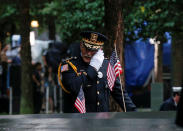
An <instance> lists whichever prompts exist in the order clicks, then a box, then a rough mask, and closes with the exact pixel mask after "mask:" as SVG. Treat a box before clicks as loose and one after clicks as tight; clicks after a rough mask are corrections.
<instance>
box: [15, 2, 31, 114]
mask: <svg viewBox="0 0 183 131" xmlns="http://www.w3.org/2000/svg"><path fill="white" fill-rule="evenodd" d="M29 3H30V1H29V0H23V1H22V0H19V4H18V5H19V8H18V9H19V10H20V20H21V21H20V25H21V26H20V27H21V29H20V31H21V33H20V34H21V39H22V40H21V62H22V63H21V65H22V67H21V76H22V77H21V108H20V113H22V114H27V113H29V114H30V113H33V89H32V65H31V49H30V42H29V33H30V16H29Z"/></svg>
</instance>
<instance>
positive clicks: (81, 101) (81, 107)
mask: <svg viewBox="0 0 183 131" xmlns="http://www.w3.org/2000/svg"><path fill="white" fill-rule="evenodd" d="M74 106H75V107H76V108H77V110H78V111H79V112H80V113H86V108H85V97H84V92H83V88H82V87H81V88H80V91H79V94H78V96H77V98H76V101H75V103H74Z"/></svg>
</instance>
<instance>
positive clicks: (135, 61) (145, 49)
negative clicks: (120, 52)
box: [125, 39, 154, 92]
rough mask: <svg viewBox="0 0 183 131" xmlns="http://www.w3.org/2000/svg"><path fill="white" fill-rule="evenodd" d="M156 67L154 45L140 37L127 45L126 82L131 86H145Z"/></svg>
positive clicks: (127, 86) (129, 89)
mask: <svg viewBox="0 0 183 131" xmlns="http://www.w3.org/2000/svg"><path fill="white" fill-rule="evenodd" d="M153 67H154V46H153V45H152V44H150V43H149V41H148V40H147V41H142V39H139V40H137V41H135V42H133V43H131V44H126V45H125V83H126V88H127V91H128V92H131V88H133V87H139V86H143V84H144V83H145V81H146V80H147V78H148V76H149V73H150V72H151V71H152V69H153Z"/></svg>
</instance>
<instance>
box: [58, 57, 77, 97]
mask: <svg viewBox="0 0 183 131" xmlns="http://www.w3.org/2000/svg"><path fill="white" fill-rule="evenodd" d="M66 62H67V63H68V64H69V65H70V66H71V67H72V69H73V70H74V72H75V73H76V75H77V76H79V75H80V74H79V73H78V72H77V68H76V66H75V65H74V64H72V63H71V62H70V61H69V60H67V61H66ZM61 65H62V64H61V63H60V65H59V67H58V82H59V84H60V86H61V87H62V89H63V90H64V91H65V92H66V93H68V94H70V91H68V90H67V89H65V87H64V85H63V84H62V81H61V73H60V71H61Z"/></svg>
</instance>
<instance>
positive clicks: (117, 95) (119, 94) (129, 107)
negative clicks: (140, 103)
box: [111, 78, 136, 111]
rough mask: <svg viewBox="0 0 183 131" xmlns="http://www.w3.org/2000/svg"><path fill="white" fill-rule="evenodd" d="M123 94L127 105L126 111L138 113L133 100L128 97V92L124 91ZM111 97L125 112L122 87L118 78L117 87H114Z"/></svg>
mask: <svg viewBox="0 0 183 131" xmlns="http://www.w3.org/2000/svg"><path fill="white" fill-rule="evenodd" d="M123 94H124V101H125V105H126V111H136V106H135V104H134V103H133V102H132V100H131V98H130V97H129V96H128V93H127V92H126V90H123ZM111 95H112V96H113V98H114V99H115V100H116V101H117V103H118V104H119V105H120V106H121V108H122V109H123V110H124V105H123V99H122V92H121V86H120V81H119V79H118V78H117V79H116V81H115V85H114V87H113V91H111Z"/></svg>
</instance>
